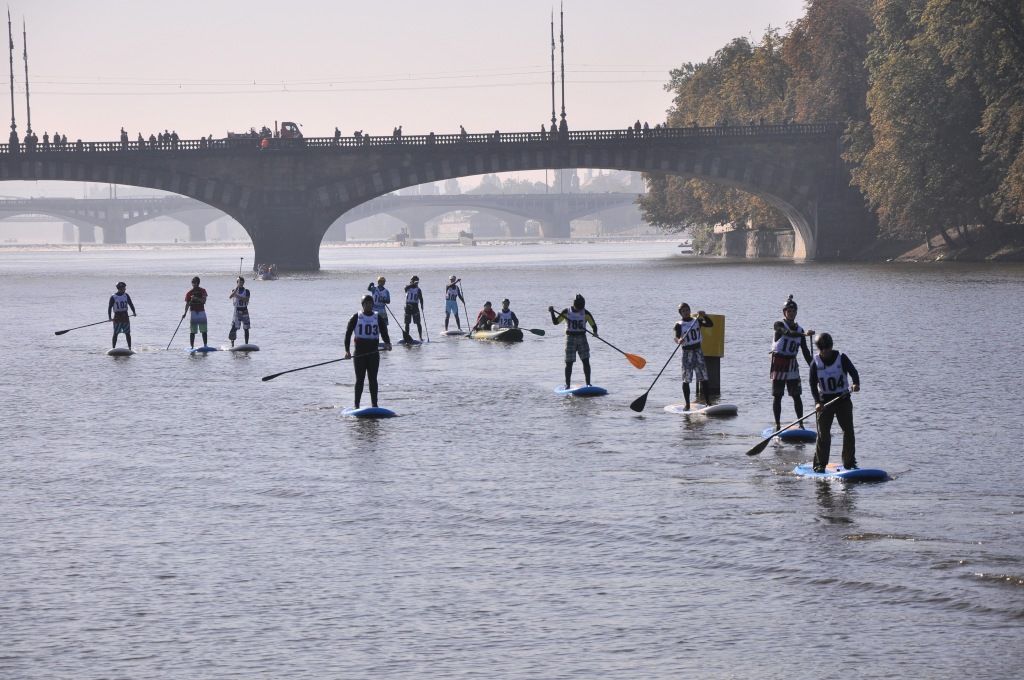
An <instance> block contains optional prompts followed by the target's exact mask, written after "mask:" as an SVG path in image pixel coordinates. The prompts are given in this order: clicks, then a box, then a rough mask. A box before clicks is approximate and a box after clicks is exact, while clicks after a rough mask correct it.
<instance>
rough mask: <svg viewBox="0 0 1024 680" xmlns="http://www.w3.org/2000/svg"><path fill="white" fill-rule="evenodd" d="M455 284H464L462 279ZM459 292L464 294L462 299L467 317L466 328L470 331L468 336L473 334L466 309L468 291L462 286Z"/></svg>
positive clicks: (463, 309) (463, 310)
mask: <svg viewBox="0 0 1024 680" xmlns="http://www.w3.org/2000/svg"><path fill="white" fill-rule="evenodd" d="M455 283H456V284H461V283H462V279H456V281H455ZM459 292H460V293H462V298H461V299H462V312H463V313H464V314H465V315H466V328H468V329H469V331H467V335H468V334H469V333H472V332H473V327H472V326H471V325H470V323H469V310H468V309H466V289H465V287H463V286H461V285H460V286H459Z"/></svg>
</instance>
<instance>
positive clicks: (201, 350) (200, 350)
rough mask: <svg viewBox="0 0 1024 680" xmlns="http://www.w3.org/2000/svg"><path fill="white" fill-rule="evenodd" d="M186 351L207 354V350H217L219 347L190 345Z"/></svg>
mask: <svg viewBox="0 0 1024 680" xmlns="http://www.w3.org/2000/svg"><path fill="white" fill-rule="evenodd" d="M186 351H187V352H188V353H189V354H206V353H207V352H216V351H217V348H216V347H210V346H209V345H203V346H202V347H195V348H192V347H189V348H188V350H186Z"/></svg>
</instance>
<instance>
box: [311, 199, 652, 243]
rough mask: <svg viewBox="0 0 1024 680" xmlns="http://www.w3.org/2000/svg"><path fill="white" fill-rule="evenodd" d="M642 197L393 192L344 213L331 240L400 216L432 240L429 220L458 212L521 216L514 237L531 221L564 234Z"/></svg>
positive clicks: (415, 234) (415, 231)
mask: <svg viewBox="0 0 1024 680" xmlns="http://www.w3.org/2000/svg"><path fill="white" fill-rule="evenodd" d="M640 196H642V194H634V193H628V192H608V193H585V192H576V193H568V194H560V193H550V194H444V195H438V196H398V195H395V194H388V195H386V196H380V197H378V198H375V199H373V200H370V201H367V202H366V203H361V204H360V205H358V206H356V207H355V208H353V209H351V210H349V211H348V212H347V213H345V214H344V215H342V216H341V217H340V218H339V220H338V222H335V223H334V226H332V227H331V236H333V237H334V238H336V239H338V240H344V235H345V228H346V226H347V225H348V224H350V223H352V222H355V221H356V220H361V219H364V218H367V217H371V216H373V215H378V214H382V213H383V214H386V215H391V216H392V217H395V218H397V219H399V220H401V221H402V222H405V224H406V225H407V228H408V231H409V235H410V236H411V237H413V238H418V239H422V238H425V237H426V233H425V224H426V222H428V221H430V220H432V219H434V218H436V217H440V216H441V215H444V214H445V213H449V212H452V211H455V210H478V211H488V212H497V213H503V214H505V215H509V216H514V217H517V218H519V220H518V223H514V224H510V225H509V226H510V232H511V233H510V234H509V235H510V236H523V235H524V229H525V222H526V220H534V221H536V222H540V223H541V225H542V228H543V229H544V231H545V232H546V233H553V232H555V231H560V232H564V233H565V234H566V236H568V231H569V222H570V221H572V220H576V219H580V218H582V217H586V216H588V215H595V214H597V213H601V212H604V211H606V210H611V209H614V208H622V207H628V206H631V205H634V204H635V203H636V201H637V198H639V197H640Z"/></svg>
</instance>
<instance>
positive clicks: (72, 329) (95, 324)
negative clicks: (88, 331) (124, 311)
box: [53, 319, 113, 335]
mask: <svg viewBox="0 0 1024 680" xmlns="http://www.w3.org/2000/svg"><path fill="white" fill-rule="evenodd" d="M112 321H113V319H104V320H103V321H97V322H96V323H87V324H85V325H84V326H75V327H74V328H65V329H64V330H62V331H54V332H53V334H54V335H64V334H65V333H67V332H68V331H77V330H78V329H79V328H88V327H89V326H99V325H100V324H101V323H111V322H112Z"/></svg>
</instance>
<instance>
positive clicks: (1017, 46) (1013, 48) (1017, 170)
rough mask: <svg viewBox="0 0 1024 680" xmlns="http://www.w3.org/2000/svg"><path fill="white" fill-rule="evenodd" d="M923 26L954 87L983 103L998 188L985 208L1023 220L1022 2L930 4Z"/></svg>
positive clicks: (987, 158)
mask: <svg viewBox="0 0 1024 680" xmlns="http://www.w3.org/2000/svg"><path fill="white" fill-rule="evenodd" d="M921 23H922V25H923V28H924V30H925V31H926V34H927V36H928V38H929V40H930V42H931V43H932V44H933V45H935V47H936V49H937V50H938V52H939V55H940V56H941V57H942V60H943V62H944V63H945V64H946V65H947V66H948V67H949V68H951V69H952V78H951V81H952V83H951V85H950V87H951V88H952V87H956V86H957V85H958V84H959V83H960V81H968V82H970V83H973V85H974V87H976V88H977V89H978V91H979V92H980V94H981V97H982V99H983V101H984V108H983V111H982V113H981V119H980V121H979V125H978V133H979V134H980V135H981V137H982V140H983V145H982V152H983V154H984V156H983V160H984V162H985V165H986V168H987V169H988V170H990V171H991V172H992V174H993V177H994V181H995V184H996V186H995V188H994V190H993V191H992V193H991V194H990V195H989V196H988V197H987V199H986V201H985V203H986V205H987V206H991V210H992V212H993V214H994V216H995V218H996V219H1000V220H1003V221H1006V222H1021V221H1024V2H1021V0H930V1H929V2H928V4H927V7H926V8H925V10H924V12H923V14H922V16H921Z"/></svg>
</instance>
